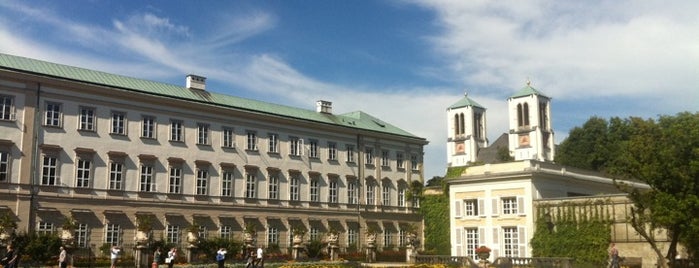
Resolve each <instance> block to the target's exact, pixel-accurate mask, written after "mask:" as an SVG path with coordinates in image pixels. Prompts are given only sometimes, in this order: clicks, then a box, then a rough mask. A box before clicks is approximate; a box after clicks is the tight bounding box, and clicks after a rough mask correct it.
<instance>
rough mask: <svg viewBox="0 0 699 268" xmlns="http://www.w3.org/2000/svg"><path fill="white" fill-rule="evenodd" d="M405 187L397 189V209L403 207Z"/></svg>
mask: <svg viewBox="0 0 699 268" xmlns="http://www.w3.org/2000/svg"><path fill="white" fill-rule="evenodd" d="M405 191H406V189H405V186H400V187H399V188H398V207H405Z"/></svg>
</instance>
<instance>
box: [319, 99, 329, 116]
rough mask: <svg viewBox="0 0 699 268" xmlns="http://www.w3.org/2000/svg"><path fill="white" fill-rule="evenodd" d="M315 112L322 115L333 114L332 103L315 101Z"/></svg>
mask: <svg viewBox="0 0 699 268" xmlns="http://www.w3.org/2000/svg"><path fill="white" fill-rule="evenodd" d="M316 112H319V113H324V114H332V113H333V103H332V102H329V101H324V100H319V101H316Z"/></svg>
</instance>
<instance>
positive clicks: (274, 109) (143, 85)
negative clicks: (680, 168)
mask: <svg viewBox="0 0 699 268" xmlns="http://www.w3.org/2000/svg"><path fill="white" fill-rule="evenodd" d="M0 69H4V70H11V71H16V72H21V73H31V74H35V75H41V76H48V77H53V78H58V79H68V80H73V81H78V82H84V83H89V84H95V85H101V86H107V87H115V88H121V89H126V90H133V91H138V92H142V93H146V94H152V95H158V96H162V97H169V98H176V99H184V100H188V101H195V102H201V103H208V104H211V105H217V106H222V107H228V108H231V109H242V110H247V111H251V112H259V113H265V114H272V115H278V116H284V117H290V118H296V119H300V120H307V121H314V122H318V123H324V124H330V125H336V126H342V127H348V128H354V129H361V130H368V131H375V132H381V133H387V134H393V135H400V136H405V137H409V138H415V139H421V140H424V138H420V137H417V136H415V135H413V134H411V133H409V132H407V131H405V130H402V129H400V128H398V127H396V126H393V125H391V124H388V123H385V122H383V121H381V120H379V119H377V118H375V117H373V116H371V115H369V114H366V113H364V112H361V111H357V112H352V113H347V114H341V115H335V114H326V113H319V112H316V111H313V110H306V109H300V108H295V107H290V106H284V105H279V104H273V103H268V102H263V101H256V100H251V99H245V98H239V97H234V96H229V95H224V94H219V93H215V92H210V91H200V90H190V89H188V88H185V87H183V86H176V85H171V84H166V83H160V82H155V81H149V80H144V79H138V78H133V77H127V76H122V75H116V74H110V73H105V72H100V71H95V70H89V69H84V68H79V67H73V66H68V65H63V64H57V63H51V62H46V61H41V60H36V59H30V58H25V57H19V56H13V55H8V54H2V53H0Z"/></svg>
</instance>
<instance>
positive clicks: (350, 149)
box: [346, 144, 354, 163]
mask: <svg viewBox="0 0 699 268" xmlns="http://www.w3.org/2000/svg"><path fill="white" fill-rule="evenodd" d="M346 150H347V162H349V163H354V145H349V144H348V145H347V146H346Z"/></svg>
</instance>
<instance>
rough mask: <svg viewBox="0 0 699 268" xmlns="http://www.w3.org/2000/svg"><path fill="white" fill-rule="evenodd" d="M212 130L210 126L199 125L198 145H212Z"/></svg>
mask: <svg viewBox="0 0 699 268" xmlns="http://www.w3.org/2000/svg"><path fill="white" fill-rule="evenodd" d="M210 136H211V128H210V127H209V124H206V123H197V144H198V145H211V139H210V138H209V137H210Z"/></svg>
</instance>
